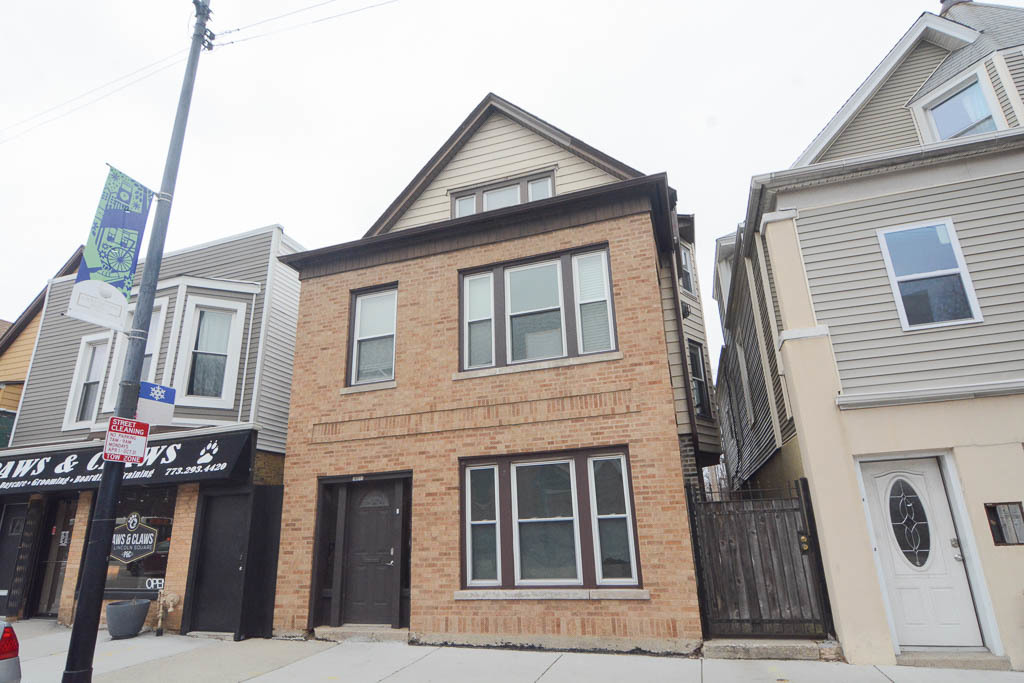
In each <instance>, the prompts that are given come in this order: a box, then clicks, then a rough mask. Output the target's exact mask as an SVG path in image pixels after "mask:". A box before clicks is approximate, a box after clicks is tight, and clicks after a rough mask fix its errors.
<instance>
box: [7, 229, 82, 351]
mask: <svg viewBox="0 0 1024 683" xmlns="http://www.w3.org/2000/svg"><path fill="white" fill-rule="evenodd" d="M82 250H83V247H81V246H80V247H78V249H75V253H74V254H72V255H71V258H69V259H68V260H67V261H66V262H65V263H64V265H63V266H61V267H60V270H58V271H57V274H56V275H54V277H63V276H65V275H71V274H72V273H74V272H76V271H77V270H78V264H79V262H80V261H81V260H82ZM45 299H46V288H45V287H44V288H43V290H42V291H41V292H39V294H37V295H36V298H35V299H32V303H30V304H29V305H28V308H26V309H25V310H24V311H22V312H21V315H19V316H18V318H17V320H15V321H14V322H13V323H11V324H10V327H8V328H7V329H6V330H5V331H4V332H3V334H0V354H3V352H4V351H6V350H7V347H9V346H10V345H11V344H13V343H14V340H15V339H17V338H18V335H19V334H21V331H22V330H24V329H25V328H26V327H28V324H29V323H30V322H32V320H33V319H34V318H35V317H36V314H38V313H39V312H40V311H42V310H43V301H44V300H45Z"/></svg>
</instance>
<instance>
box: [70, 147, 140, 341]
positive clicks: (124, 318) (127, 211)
mask: <svg viewBox="0 0 1024 683" xmlns="http://www.w3.org/2000/svg"><path fill="white" fill-rule="evenodd" d="M152 198H153V192H152V190H150V189H148V188H147V187H145V186H143V185H141V184H140V183H138V182H136V181H134V180H132V179H131V178H129V177H128V176H126V175H125V174H123V173H121V172H120V171H118V170H117V169H116V168H114V167H113V166H111V168H110V173H109V174H108V175H107V183H106V185H104V186H103V194H102V195H101V196H100V205H99V208H97V209H96V217H95V218H94V219H93V222H92V229H91V230H90V231H89V239H88V241H87V242H86V244H85V252H84V253H83V254H82V265H81V266H79V268H78V279H77V280H76V281H75V286H74V289H72V290H71V302H70V303H69V304H68V315H69V316H71V317H72V318H78V319H79V320H84V321H86V322H90V323H94V324H96V325H101V326H103V327H109V328H111V329H115V330H121V331H127V328H128V299H129V297H131V293H132V282H133V281H134V279H135V267H136V266H137V265H138V263H139V250H140V249H141V248H142V233H143V232H144V231H145V229H146V218H147V217H148V216H149V205H150V202H151V200H152Z"/></svg>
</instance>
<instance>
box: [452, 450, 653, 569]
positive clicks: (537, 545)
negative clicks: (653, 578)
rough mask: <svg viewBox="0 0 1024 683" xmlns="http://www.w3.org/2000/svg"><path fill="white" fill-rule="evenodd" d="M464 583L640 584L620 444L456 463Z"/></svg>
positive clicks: (625, 463) (626, 465)
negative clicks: (608, 448) (460, 488)
mask: <svg viewBox="0 0 1024 683" xmlns="http://www.w3.org/2000/svg"><path fill="white" fill-rule="evenodd" d="M462 474H463V476H462V481H463V497H462V498H463V518H464V520H465V526H464V530H463V536H464V547H465V584H466V585H467V586H494V587H503V588H511V587H515V586H530V587H536V586H582V587H597V586H615V585H618V586H622V585H627V586H635V585H639V583H640V572H639V565H638V562H637V552H636V538H635V529H634V523H633V507H632V502H631V498H632V497H631V495H630V488H631V487H630V478H629V463H628V459H627V457H626V454H625V452H624V450H613V451H602V452H593V451H591V452H585V453H570V454H557V455H551V456H548V457H543V456H541V457H538V456H530V457H503V458H498V459H494V460H487V461H483V460H479V459H467V460H466V461H465V462H464V463H463V473H462Z"/></svg>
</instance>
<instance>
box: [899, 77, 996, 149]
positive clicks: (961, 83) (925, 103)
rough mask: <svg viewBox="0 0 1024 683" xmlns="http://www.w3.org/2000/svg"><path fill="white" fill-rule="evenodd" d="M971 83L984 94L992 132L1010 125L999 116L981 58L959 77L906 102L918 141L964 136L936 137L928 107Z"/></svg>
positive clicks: (953, 139) (937, 135)
mask: <svg viewBox="0 0 1024 683" xmlns="http://www.w3.org/2000/svg"><path fill="white" fill-rule="evenodd" d="M974 83H978V85H979V86H980V88H981V92H982V95H984V97H985V104H987V105H988V111H989V114H991V115H992V121H994V122H995V124H996V131H1000V130H1006V129H1007V128H1009V127H1010V124H1009V123H1007V121H1006V117H1005V116H1004V115H1003V108H1002V106H1001V105H1000V104H999V99H998V98H997V97H996V92H995V89H994V88H993V87H992V83H991V81H989V78H988V70H987V69H986V68H985V64H984V61H982V62H979V63H978V64H977V65H976V66H974V67H972V68H971V69H970V70H968V71H966V72H964V73H963V74H962V75H961V76H960V77H959V78H956V79H953V80H950V81H949V83H948V84H947V85H946V86H945V87H943V88H941V89H939V90H936V91H934V92H933V93H932V94H931V95H930V96H928V97H927V98H924V99H922V100H919V101H918V102H915V103H914V104H912V105H910V109H911V111H912V113H913V116H914V120H915V121H916V122H917V128H918V130H919V131H921V140H922V142H923V143H925V144H930V143H935V142H952V141H957V140H963V139H965V138H949V139H947V140H943V139H942V138H941V137H940V136H939V131H938V128H936V127H935V121H934V119H932V109H934V108H935V107H937V106H938V105H940V104H942V103H943V102H945V101H946V100H948V99H949V98H950V97H952V96H954V95H956V94H957V93H958V92H960V91H961V90H964V89H966V88H968V87H970V86H971V85H973V84H974ZM989 134H991V133H989ZM980 135H984V133H981V134H980ZM966 137H967V138H970V137H973V136H966Z"/></svg>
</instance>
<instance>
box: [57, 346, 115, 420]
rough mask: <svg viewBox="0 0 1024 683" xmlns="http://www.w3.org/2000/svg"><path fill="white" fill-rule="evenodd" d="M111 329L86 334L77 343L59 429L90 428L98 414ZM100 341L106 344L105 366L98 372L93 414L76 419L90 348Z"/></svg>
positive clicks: (110, 349)
mask: <svg viewBox="0 0 1024 683" xmlns="http://www.w3.org/2000/svg"><path fill="white" fill-rule="evenodd" d="M113 334H114V333H113V331H107V332H97V333H96V334H87V335H85V336H84V337H82V339H81V340H80V341H79V343H78V357H77V359H76V361H75V374H74V375H73V376H72V377H71V389H70V391H69V392H68V402H67V405H66V406H65V408H64V421H63V423H62V424H61V431H69V430H73V429H92V426H93V423H94V422H95V421H96V416H97V415H98V414H99V411H100V407H101V404H102V403H103V401H102V397H103V390H104V386H103V385H104V382H108V381H109V379H108V378H107V374H108V373H109V372H110V357H111V352H112V348H111V347H112V346H113ZM100 343H105V344H106V345H107V360H106V367H104V368H103V372H101V373H100V385H99V386H98V387H96V407H95V409H94V411H93V414H92V415H91V416H90V417H89V418H88V419H87V420H79V419H78V404H79V401H80V400H81V399H82V392H81V389H82V384H83V383H84V382H85V377H86V374H87V373H88V372H89V368H88V360H89V354H90V349H91V348H92V347H93V346H97V345H99V344H100Z"/></svg>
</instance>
